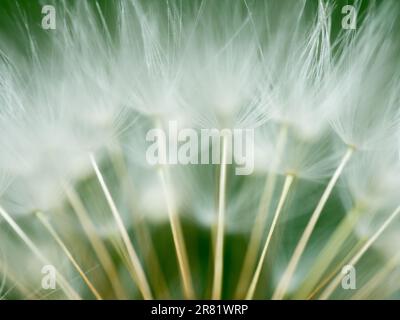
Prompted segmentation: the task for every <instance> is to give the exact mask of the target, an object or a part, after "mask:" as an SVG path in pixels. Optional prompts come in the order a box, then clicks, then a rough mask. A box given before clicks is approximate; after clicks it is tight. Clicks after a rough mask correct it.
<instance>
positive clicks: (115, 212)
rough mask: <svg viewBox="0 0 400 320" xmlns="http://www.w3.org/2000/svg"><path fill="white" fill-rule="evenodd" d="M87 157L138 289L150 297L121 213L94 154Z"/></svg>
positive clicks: (146, 282)
mask: <svg viewBox="0 0 400 320" xmlns="http://www.w3.org/2000/svg"><path fill="white" fill-rule="evenodd" d="M89 157H90V161H91V164H92V166H93V169H94V171H95V174H96V176H97V179H98V180H99V183H100V186H101V188H102V190H103V192H104V195H105V197H106V200H107V202H108V205H109V206H110V209H111V213H112V214H113V217H114V219H115V222H116V224H117V227H118V230H119V232H120V235H121V237H122V241H123V242H124V245H125V247H126V250H127V251H128V255H129V258H130V261H131V263H132V267H133V269H134V271H135V275H136V282H137V285H138V287H139V290H140V292H141V293H142V295H143V298H144V299H146V300H149V299H152V298H153V296H152V294H151V290H150V286H149V283H148V281H147V278H146V275H145V273H144V271H143V268H142V265H141V263H140V260H139V257H138V255H137V253H136V250H135V248H134V247H133V244H132V242H131V240H130V238H129V235H128V232H127V231H126V229H125V226H124V223H123V221H122V219H121V215H120V214H119V212H118V209H117V207H116V205H115V203H114V200H113V198H112V196H111V194H110V191H109V190H108V187H107V184H106V183H105V181H104V177H103V175H102V174H101V172H100V169H99V167H98V165H97V162H96V159H95V157H94V155H93V154H90V155H89Z"/></svg>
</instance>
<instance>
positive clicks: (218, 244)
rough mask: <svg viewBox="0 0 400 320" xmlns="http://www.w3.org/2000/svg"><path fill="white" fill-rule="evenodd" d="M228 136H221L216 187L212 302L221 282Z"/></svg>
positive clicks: (215, 298) (220, 287) (219, 290)
mask: <svg viewBox="0 0 400 320" xmlns="http://www.w3.org/2000/svg"><path fill="white" fill-rule="evenodd" d="M227 139H228V136H227V135H223V136H222V155H221V164H220V172H219V186H218V217H217V234H216V241H215V252H214V253H215V256H214V279H213V287H212V293H211V298H212V299H213V300H219V299H221V294H222V280H223V269H224V231H225V201H226V176H227V174H226V173H227V172H226V170H227V157H228V141H227Z"/></svg>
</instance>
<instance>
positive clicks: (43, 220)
mask: <svg viewBox="0 0 400 320" xmlns="http://www.w3.org/2000/svg"><path fill="white" fill-rule="evenodd" d="M36 216H37V217H38V219H39V221H40V222H41V223H42V224H43V226H44V227H45V228H46V229H47V231H49V233H50V234H51V236H52V237H53V238H54V240H55V241H56V242H57V243H58V245H59V246H60V247H61V249H62V250H63V251H64V253H65V255H66V256H67V257H68V259H69V261H71V263H72V265H73V266H74V267H75V269H76V270H77V271H78V273H79V275H80V276H81V277H82V279H83V281H85V283H86V284H87V286H88V287H89V289H90V291H92V293H93V295H94V296H95V297H96V299H97V300H103V298H102V297H101V295H100V294H99V292H98V291H97V290H96V288H95V287H94V285H93V284H92V282H91V281H90V280H89V278H88V277H87V276H86V274H85V272H83V270H82V268H81V267H80V266H79V264H78V262H77V261H76V260H75V258H74V257H73V256H72V254H71V252H70V251H69V250H68V248H67V246H66V245H65V243H64V242H63V241H62V240H61V238H60V236H59V235H58V234H57V232H56V231H55V230H54V228H53V227H52V226H51V224H50V223H49V222H48V221H47V219H46V218H45V216H44V215H43V213H42V212H37V213H36Z"/></svg>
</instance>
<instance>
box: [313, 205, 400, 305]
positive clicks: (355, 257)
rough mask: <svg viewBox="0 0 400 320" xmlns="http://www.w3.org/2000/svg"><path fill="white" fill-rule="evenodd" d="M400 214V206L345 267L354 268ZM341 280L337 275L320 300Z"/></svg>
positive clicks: (326, 297)
mask: <svg viewBox="0 0 400 320" xmlns="http://www.w3.org/2000/svg"><path fill="white" fill-rule="evenodd" d="M399 213H400V206H399V207H397V209H396V210H394V211H393V213H392V214H391V215H390V216H389V217H388V218H387V219H386V220H385V222H384V223H383V224H382V225H381V226H380V227H379V229H378V230H377V231H376V232H375V233H374V234H373V235H372V236H371V237H370V238H369V239H368V240H367V242H366V243H365V244H364V245H363V246H362V247H361V249H360V250H359V251H358V252H357V253H356V254H355V255H354V256H353V258H352V259H351V260H350V261H349V262H348V263H346V265H351V266H354V265H355V264H356V263H357V262H358V261H359V260H360V259H361V258H362V256H363V255H364V254H365V252H366V251H367V250H368V249H369V248H370V247H371V246H372V244H373V243H374V242H375V241H376V239H378V238H379V236H380V235H381V234H382V233H383V232H384V231H385V230H386V228H387V227H388V226H389V225H390V224H391V223H392V221H393V220H394V219H395V218H396V216H397V215H398V214H399ZM341 279H342V274H341V273H339V274H338V275H337V276H336V277H335V278H334V279H333V280H332V282H331V283H330V284H329V285H328V286H327V287H326V288H325V290H324V291H323V292H322V294H321V296H320V299H321V300H325V299H328V298H329V297H330V296H331V294H332V293H333V292H334V291H335V289H336V288H337V286H338V285H339V283H340V281H341Z"/></svg>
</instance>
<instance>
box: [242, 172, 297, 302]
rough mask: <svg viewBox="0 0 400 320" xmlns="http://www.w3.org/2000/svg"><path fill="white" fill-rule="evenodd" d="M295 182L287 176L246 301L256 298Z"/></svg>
mask: <svg viewBox="0 0 400 320" xmlns="http://www.w3.org/2000/svg"><path fill="white" fill-rule="evenodd" d="M293 180H294V176H293V175H290V174H289V175H287V176H286V179H285V183H284V185H283V189H282V193H281V197H280V199H279V203H278V206H277V208H276V211H275V214H274V219H273V221H272V224H271V227H270V229H269V232H268V236H267V239H266V241H265V244H264V248H263V251H262V253H261V257H260V259H259V260H258V264H257V269H256V271H255V273H254V275H253V278H252V281H251V283H250V287H249V290H248V291H247V294H246V300H251V299H253V297H254V292H255V290H256V287H257V283H258V280H259V278H260V275H261V270H262V267H263V265H264V261H265V257H266V255H267V252H268V247H269V243H270V241H271V239H272V235H273V233H274V230H275V227H276V225H277V222H278V219H279V216H280V214H281V212H282V209H283V206H284V204H285V201H286V198H287V195H288V194H289V190H290V187H291V185H292V183H293Z"/></svg>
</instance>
